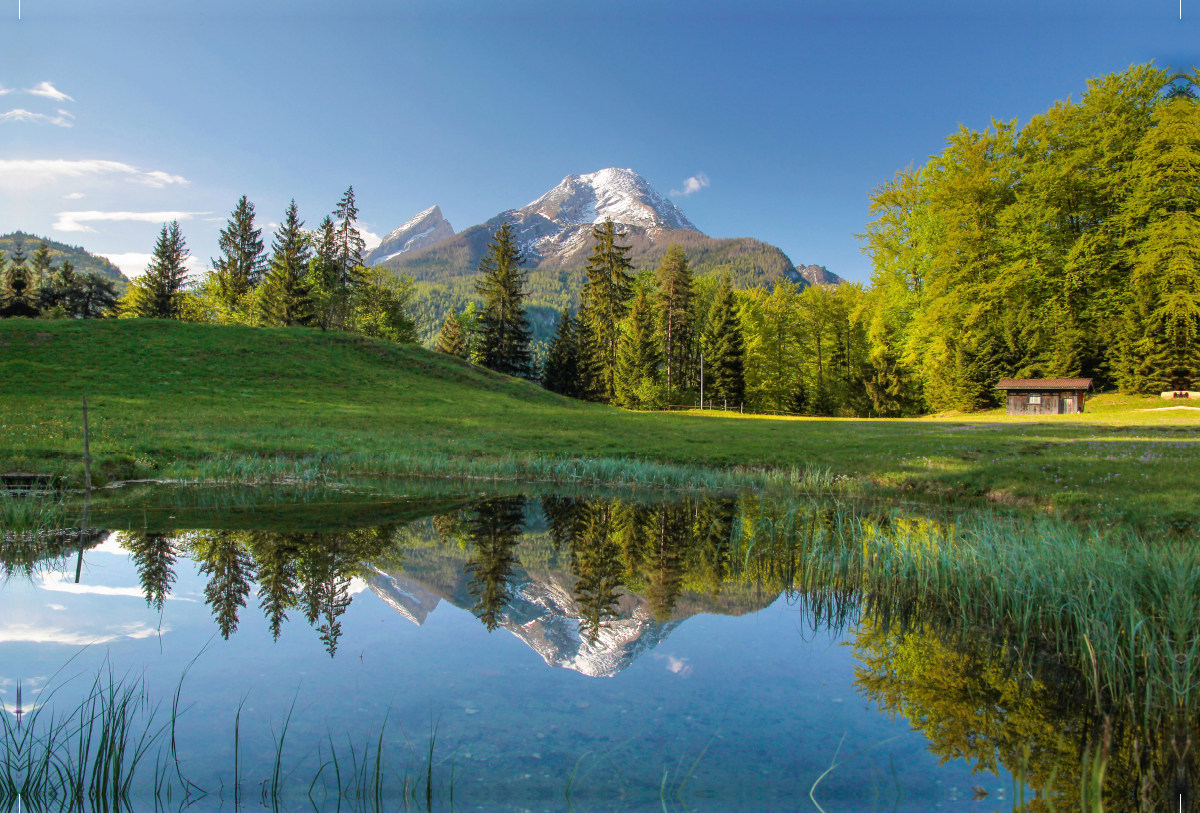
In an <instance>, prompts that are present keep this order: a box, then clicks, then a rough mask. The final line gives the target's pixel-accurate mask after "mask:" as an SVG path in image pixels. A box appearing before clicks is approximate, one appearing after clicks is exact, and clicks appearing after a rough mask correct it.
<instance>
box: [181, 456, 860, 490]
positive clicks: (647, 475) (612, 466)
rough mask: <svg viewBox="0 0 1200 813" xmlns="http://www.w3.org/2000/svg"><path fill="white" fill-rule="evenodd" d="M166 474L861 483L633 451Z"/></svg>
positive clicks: (793, 485)
mask: <svg viewBox="0 0 1200 813" xmlns="http://www.w3.org/2000/svg"><path fill="white" fill-rule="evenodd" d="M164 475H165V476H167V477H173V478H175V479H177V480H179V481H181V482H185V483H247V484H258V483H288V484H299V483H321V482H326V481H329V480H333V479H344V478H350V477H362V476H384V477H434V478H444V479H448V480H479V481H524V482H529V483H555V484H569V485H600V486H622V487H636V488H648V489H674V490H686V491H696V490H725V491H728V490H736V489H746V488H751V489H764V488H777V489H787V490H789V491H794V492H799V493H802V494H805V495H809V496H830V495H848V494H853V493H859V492H863V491H865V490H866V489H867V485H866V484H865V483H864V482H863V481H859V480H855V479H853V478H850V477H847V476H845V475H839V474H834V473H833V472H832V471H830V470H828V469H824V468H820V467H814V466H793V467H788V468H766V467H745V466H735V467H727V468H716V467H712V466H697V465H689V464H676V463H661V462H657V461H652V460H640V459H636V458H612V457H575V456H554V455H505V456H500V457H488V458H469V457H455V456H450V455H445V454H432V453H425V454H407V453H395V452H379V453H365V452H346V453H341V454H319V455H312V456H307V457H284V456H274V457H260V456H256V455H224V456H221V457H216V458H211V459H207V460H203V461H199V462H190V463H179V464H176V466H175V467H173V468H169V469H168V470H167V471H166V472H164Z"/></svg>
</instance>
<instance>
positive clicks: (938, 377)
mask: <svg viewBox="0 0 1200 813" xmlns="http://www.w3.org/2000/svg"><path fill="white" fill-rule="evenodd" d="M1180 81H1190V79H1188V80H1182V79H1181V80H1180ZM1167 84H1168V77H1167V75H1166V73H1165V72H1163V71H1161V70H1159V69H1157V68H1154V67H1153V66H1150V65H1142V66H1134V67H1132V68H1130V69H1128V70H1126V71H1124V72H1123V73H1120V74H1113V75H1110V76H1106V77H1102V78H1100V79H1096V80H1092V81H1091V82H1089V86H1088V90H1087V92H1086V93H1084V95H1083V97H1082V98H1081V99H1080V101H1079V102H1078V103H1074V102H1064V103H1059V104H1056V105H1054V106H1053V107H1052V108H1051V109H1050V110H1048V111H1046V112H1045V113H1043V114H1040V115H1038V116H1035V117H1033V118H1032V119H1031V120H1030V121H1029V122H1028V123H1027V124H1026V125H1025V126H1024V127H1020V128H1019V127H1018V126H1017V125H1016V124H1015V123H1003V122H998V123H996V124H995V125H994V127H993V128H991V129H989V130H987V131H985V132H973V131H969V130H966V129H963V130H961V131H960V132H958V133H956V134H954V135H953V136H951V137H950V138H949V139H948V145H947V148H946V149H945V150H944V151H943V152H942V153H941V154H940V155H938V156H935V157H934V158H933V159H932V160H931V161H930V162H929V163H928V164H927V165H926V166H924V167H922V168H920V169H917V170H912V169H910V170H907V171H905V172H901V173H899V174H898V175H897V176H896V178H895V179H894V180H893V181H891V182H889V183H887V184H885V185H883V186H881V187H880V188H878V189H876V190H875V192H874V194H873V195H872V213H873V214H874V215H875V218H876V219H875V220H874V221H873V222H872V223H871V224H870V225H869V226H868V229H867V233H866V234H865V235H864V240H865V243H866V251H867V253H868V254H869V255H870V256H871V257H872V260H873V262H874V267H875V269H874V273H873V276H872V285H873V288H872V291H871V292H870V295H869V296H868V298H867V302H866V303H865V306H864V308H863V310H862V321H863V324H864V326H865V330H866V334H867V337H868V341H869V349H868V352H867V362H868V364H869V368H870V371H869V372H868V375H867V377H866V382H865V383H866V393H867V395H868V396H869V397H870V399H871V401H872V404H873V408H874V409H877V410H879V411H880V412H881V413H883V414H904V413H907V412H910V411H913V410H915V409H919V408H920V407H922V406H927V407H929V408H932V409H935V410H946V409H961V410H974V409H980V408H983V407H987V406H989V405H991V404H993V403H994V402H995V401H994V395H993V390H992V387H993V386H994V384H995V383H996V381H997V380H998V379H1000V378H1004V377H1018V378H1025V377H1041V376H1045V377H1060V376H1062V377H1066V376H1088V377H1092V378H1095V379H1097V383H1098V384H1099V385H1100V386H1105V385H1107V384H1112V383H1115V384H1117V385H1119V386H1120V387H1121V388H1122V389H1123V390H1124V391H1127V392H1157V391H1160V390H1164V389H1168V388H1172V387H1175V388H1188V387H1191V386H1193V384H1194V382H1195V381H1196V379H1197V375H1198V373H1200V368H1198V367H1197V360H1198V358H1200V356H1198V351H1197V347H1198V344H1200V336H1198V335H1197V333H1198V330H1200V298H1198V297H1200V293H1198V290H1197V280H1198V278H1200V273H1198V272H1197V267H1198V263H1197V256H1196V253H1195V248H1194V246H1195V237H1196V235H1194V234H1192V232H1193V231H1195V229H1196V226H1195V216H1196V212H1197V203H1196V195H1195V189H1196V186H1197V181H1198V180H1200V161H1198V160H1197V156H1200V140H1198V135H1197V132H1198V124H1197V122H1198V118H1197V108H1196V102H1195V99H1194V98H1193V95H1192V94H1191V93H1188V92H1179V93H1174V92H1172V93H1169V94H1167V97H1168V99H1167V100H1165V101H1164V96H1163V90H1164V88H1165V87H1166V86H1167Z"/></svg>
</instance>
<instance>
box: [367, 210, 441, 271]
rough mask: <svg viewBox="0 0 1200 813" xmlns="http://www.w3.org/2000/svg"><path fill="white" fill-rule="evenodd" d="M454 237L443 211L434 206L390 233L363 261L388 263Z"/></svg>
mask: <svg viewBox="0 0 1200 813" xmlns="http://www.w3.org/2000/svg"><path fill="white" fill-rule="evenodd" d="M453 236H454V227H453V226H451V225H450V221H449V220H446V218H444V217H442V210H441V209H440V208H439V207H437V206H432V207H430V208H428V209H426V210H425V211H423V212H421V213H420V214H418V215H415V216H414V217H413V218H412V219H410V220H409V221H408V222H407V223H405V224H403V225H402V226H399V227H397V228H396V229H393V230H392V231H390V232H388V234H387V236H386V237H384V238H383V242H382V243H380V244H379V245H378V246H376V247H375V248H373V249H372V250H371V251H370V252H368V253H367V255H366V256H365V257H363V260H364V261H365V262H366V263H367V264H369V265H370V264H375V263H382V262H386V261H387V260H390V259H392V258H393V257H398V256H399V255H401V254H404V253H405V252H408V251H417V250H418V249H422V248H425V247H426V246H432V245H433V244H434V243H440V242H441V241H442V240H445V239H446V238H448V237H453Z"/></svg>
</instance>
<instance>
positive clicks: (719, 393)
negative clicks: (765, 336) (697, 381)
mask: <svg viewBox="0 0 1200 813" xmlns="http://www.w3.org/2000/svg"><path fill="white" fill-rule="evenodd" d="M704 345H705V353H704V369H705V378H706V381H705V388H704V389H705V397H707V398H710V399H712V400H714V401H716V400H725V401H728V402H729V403H733V404H740V403H741V402H742V401H744V400H745V399H746V377H745V359H746V350H745V343H744V341H743V340H742V326H741V322H740V320H739V319H738V309H737V301H736V298H735V295H734V293H733V288H732V287H731V286H730V283H729V278H728V277H726V278H724V279H723V280H722V281H721V288H720V290H719V291H718V292H717V296H716V299H714V300H713V305H712V311H711V312H710V314H709V317H708V333H707V335H706V336H705V342H704Z"/></svg>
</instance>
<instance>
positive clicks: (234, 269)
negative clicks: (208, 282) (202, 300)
mask: <svg viewBox="0 0 1200 813" xmlns="http://www.w3.org/2000/svg"><path fill="white" fill-rule="evenodd" d="M217 244H218V245H219V246H220V248H221V256H220V258H218V259H216V260H213V261H212V266H213V270H214V272H215V273H216V275H217V292H218V295H219V296H220V298H221V301H222V303H223V304H224V306H225V307H226V308H228V309H229V310H231V311H232V310H234V309H235V308H237V307H238V304H239V303H240V302H241V300H242V298H243V297H245V296H246V295H247V294H249V293H250V292H251V291H252V290H254V289H255V288H257V287H258V286H259V285H260V284H261V283H262V278H263V273H264V269H265V266H266V261H265V260H264V258H263V240H262V229H256V228H254V204H253V203H251V202H250V201H249V200H247V199H246V196H245V195H242V197H241V199H240V200H239V201H238V202H237V205H236V206H234V207H233V212H231V213H230V215H229V222H228V223H227V224H226V225H225V228H223V229H221V233H220V237H219V238H218V241H217Z"/></svg>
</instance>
